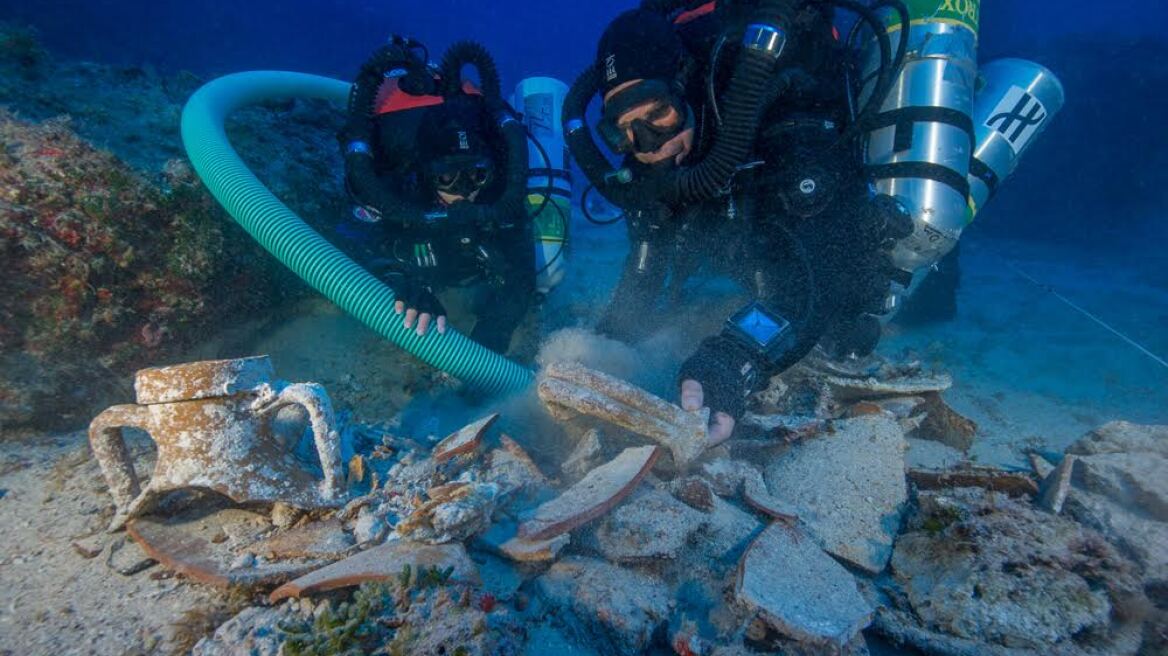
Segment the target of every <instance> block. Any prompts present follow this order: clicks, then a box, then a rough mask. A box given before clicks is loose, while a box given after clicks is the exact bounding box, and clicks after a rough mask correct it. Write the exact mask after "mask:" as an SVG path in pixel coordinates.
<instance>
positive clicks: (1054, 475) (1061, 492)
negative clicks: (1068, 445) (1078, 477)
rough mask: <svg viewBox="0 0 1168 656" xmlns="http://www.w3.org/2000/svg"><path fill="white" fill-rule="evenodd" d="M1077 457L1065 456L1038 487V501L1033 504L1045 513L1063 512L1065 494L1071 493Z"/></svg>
mask: <svg viewBox="0 0 1168 656" xmlns="http://www.w3.org/2000/svg"><path fill="white" fill-rule="evenodd" d="M1077 459H1078V457H1077V456H1073V455H1069V454H1068V455H1067V456H1064V457H1063V461H1062V462H1060V463H1059V466H1058V467H1055V468H1054V471H1052V472H1050V474H1049V475H1047V476H1046V478H1044V479H1042V484H1041V485H1040V486H1039V487H1038V499H1036V500H1035V503H1037V504H1038V507H1039V508H1042V509H1043V510H1045V511H1047V512H1051V513H1054V514H1056V515H1057V514H1059V513H1061V512H1062V511H1063V504H1064V503H1066V501H1067V494H1068V493H1070V491H1071V479H1072V476H1074V472H1075V461H1076V460H1077Z"/></svg>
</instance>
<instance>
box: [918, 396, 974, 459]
mask: <svg viewBox="0 0 1168 656" xmlns="http://www.w3.org/2000/svg"><path fill="white" fill-rule="evenodd" d="M923 398H924V399H925V402H924V404H923V406H922V407H921V408H920V409H918V410H917V412H918V413H920V412H923V413H924V415H923V419H922V421H921V423H920V425H919V426H918V427H917V428H916V430H914V431H913V434H912V435H913V437H917V438H920V439H924V440H934V441H937V442H940V443H941V444H944V445H946V446H951V447H953V448H954V449H957V450H958V451H968V450H969V447H971V446H973V439H974V437H976V436H977V424H975V423H974V422H973V420H972V419H969V418H967V417H964V416H962V415H960V414H958V413H957V411H955V410H954V409H953V408H950V407H949V405H948V404H947V403H945V401H944V400H943V399H942V398H941V395H940V394H939V393H937V392H930V393H928V394H925V395H924V396H923ZM918 416H920V415H919V414H918Z"/></svg>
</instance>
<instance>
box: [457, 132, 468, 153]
mask: <svg viewBox="0 0 1168 656" xmlns="http://www.w3.org/2000/svg"><path fill="white" fill-rule="evenodd" d="M458 149H459V150H470V140H468V139H467V136H466V132H465V131H463V130H459V131H458Z"/></svg>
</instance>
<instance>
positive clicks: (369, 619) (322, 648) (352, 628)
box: [279, 583, 394, 656]
mask: <svg viewBox="0 0 1168 656" xmlns="http://www.w3.org/2000/svg"><path fill="white" fill-rule="evenodd" d="M393 614H394V600H393V588H392V586H390V585H387V584H384V583H367V584H364V585H362V586H361V587H360V588H358V589H357V591H356V592H355V593H354V594H353V600H352V602H342V603H341V604H339V605H338V606H337V607H336V608H335V609H334V608H333V606H332V605H331V604H330V605H328V606H327V607H326V608H325V609H324V610H323V611H321V612H318V613H316V614H315V615H314V616H313V618H312V621H311V622H308V621H294V622H281V623H280V624H279V629H280V631H281V633H283V634H284V636H285V639H286V640H285V647H284V653H285V654H287V655H288V656H324V655H325V654H341V655H346V656H347V655H353V656H357V655H359V654H367V653H370V652H371V651H373V650H375V649H377V648H378V647H380V646H381V645H383V644H385V642H386V641H387V640H389V639H391V638H392V637H393V629H391V628H390V627H389V626H388V624H387V623H386V622H385V621H384V620H386V619H388V618H389V617H391V616H392V615H393Z"/></svg>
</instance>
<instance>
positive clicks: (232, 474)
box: [89, 356, 344, 531]
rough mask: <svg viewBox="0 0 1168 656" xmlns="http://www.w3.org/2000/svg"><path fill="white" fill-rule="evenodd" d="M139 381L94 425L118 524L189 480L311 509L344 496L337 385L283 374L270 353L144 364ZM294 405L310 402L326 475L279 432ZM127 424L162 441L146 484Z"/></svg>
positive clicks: (235, 497)
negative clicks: (282, 413) (283, 413)
mask: <svg viewBox="0 0 1168 656" xmlns="http://www.w3.org/2000/svg"><path fill="white" fill-rule="evenodd" d="M134 390H135V392H136V396H137V400H138V403H137V404H136V405H117V406H113V407H110V408H107V409H106V410H105V411H104V412H102V413H101V414H100V415H98V416H97V418H95V419H94V420H93V422H92V423H90V425H89V443H90V445H91V447H92V448H93V453H94V456H95V457H96V458H97V461H98V463H99V464H100V465H101V470H102V473H103V474H104V475H105V479H106V482H107V483H108V484H109V487H110V492H111V494H112V495H113V498H114V503H115V504H116V506H117V512H116V514H115V516H114V519H113V521H112V523H111V524H110V530H111V531H116V530H118V529H120V528H122V527H123V526H124V525H125V523H126V521H127V520H128V519H130V518H132V517H134V516H137V515H140V514H142V513H143V512H146V511H147V510H148V509H149V506H150V502H151V501H154V500H157V499H158V498H159V497H160V496H161V495H162V494H164V493H166V492H170V491H172V490H180V489H188V488H200V489H208V490H213V491H215V492H218V493H219V494H222V495H224V496H226V497H228V498H229V499H231V500H232V501H235V502H237V503H248V502H275V501H283V502H285V503H288V504H290V505H293V506H297V507H300V508H305V509H308V508H325V507H335V506H338V505H341V504H342V503H343V502H344V478H343V476H342V472H341V446H340V438H339V437H338V434H337V431H336V429H335V427H334V419H333V411H332V403H331V402H330V400H329V397H328V394H327V393H326V392H325V390H324V388H323V387H321V386H320V385H318V384H316V383H295V384H288V383H284V382H280V381H276V380H275V373H274V372H273V370H272V363H271V360H270V359H269V358H268V357H267V356H259V357H251V358H241V359H236V360H216V361H205V362H192V363H187V364H180V365H175V366H170V367H155V368H151V369H143V370H141V371H139V372H138V373H137V374H136V376H135V379H134ZM286 406H301V407H303V408H304V409H305V410H307V411H308V416H309V419H310V421H311V426H312V433H313V438H314V441H315V446H316V452H317V455H318V456H319V458H320V466H321V471H322V472H323V480H322V477H321V476H319V475H317V474H315V473H313V472H312V471H311V470H310V469H309V468H308V467H306V466H305V465H304V464H303V463H302V462H300V461H299V460H297V458H296V457H295V456H294V454H293V452H292V451H291V450H290V449H288V448H287V447H285V446H284V445H283V444H281V443H280V441H279V440H277V439H276V437H275V435H274V434H273V431H272V420H273V419H274V418H275V416H276V412H277V411H278V410H279V409H280V408H283V407H286ZM124 428H137V429H141V430H143V431H146V433H148V434H149V435H150V437H151V439H153V440H154V442H155V443H157V445H158V461H157V464H156V465H155V467H154V472H153V474H151V476H150V482H149V484H147V486H146V488H145V489H142V488H141V486H140V484H139V481H138V476H137V474H136V473H135V471H134V465H133V459H132V457H131V456H130V452H129V450H128V449H127V447H126V442H125V438H124V435H123V433H122V430H123V429H124Z"/></svg>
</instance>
